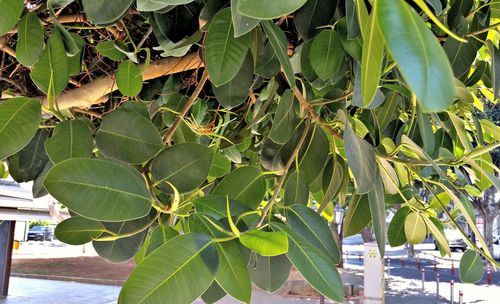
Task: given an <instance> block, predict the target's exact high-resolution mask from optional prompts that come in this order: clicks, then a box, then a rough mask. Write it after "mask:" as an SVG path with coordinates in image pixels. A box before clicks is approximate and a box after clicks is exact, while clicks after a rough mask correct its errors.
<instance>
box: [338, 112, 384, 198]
mask: <svg viewBox="0 0 500 304" xmlns="http://www.w3.org/2000/svg"><path fill="white" fill-rule="evenodd" d="M344 149H345V152H346V156H347V162H348V164H349V167H350V169H351V171H352V174H353V176H354V181H355V182H356V190H357V192H358V193H367V192H370V191H371V190H372V189H373V187H374V181H375V180H376V178H377V163H376V161H375V149H374V148H373V146H372V145H370V144H369V143H367V142H366V141H364V140H363V139H362V138H360V137H359V136H358V135H357V134H356V133H354V131H353V130H352V128H351V125H350V123H349V122H348V121H346V124H345V130H344Z"/></svg>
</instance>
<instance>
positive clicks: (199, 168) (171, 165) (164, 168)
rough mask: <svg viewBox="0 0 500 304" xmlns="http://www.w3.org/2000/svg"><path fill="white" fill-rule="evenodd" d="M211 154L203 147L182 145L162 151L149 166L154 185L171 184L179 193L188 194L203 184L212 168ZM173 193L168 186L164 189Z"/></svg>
mask: <svg viewBox="0 0 500 304" xmlns="http://www.w3.org/2000/svg"><path fill="white" fill-rule="evenodd" d="M212 159H213V152H212V151H211V150H210V149H209V148H208V147H207V146H204V145H200V144H196V143H184V144H177V145H173V146H172V147H170V148H168V149H166V150H164V151H162V152H161V153H160V154H158V156H157V157H155V159H154V160H153V162H152V164H151V173H152V175H153V179H154V182H155V185H160V184H164V183H165V182H170V183H172V184H173V185H174V186H175V187H176V188H177V190H178V191H179V192H181V193H184V192H189V191H192V190H194V189H196V188H197V187H198V186H200V185H201V183H203V182H204V181H205V180H206V179H207V177H208V173H209V172H210V168H211V167H212ZM164 190H165V191H167V192H169V193H174V192H173V189H171V187H170V186H166V187H165V188H164Z"/></svg>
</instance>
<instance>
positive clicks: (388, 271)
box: [387, 258, 391, 279]
mask: <svg viewBox="0 0 500 304" xmlns="http://www.w3.org/2000/svg"><path fill="white" fill-rule="evenodd" d="M390 276H391V258H387V279H389V277H390Z"/></svg>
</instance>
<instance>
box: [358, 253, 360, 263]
mask: <svg viewBox="0 0 500 304" xmlns="http://www.w3.org/2000/svg"><path fill="white" fill-rule="evenodd" d="M358 261H361V253H360V254H358Z"/></svg>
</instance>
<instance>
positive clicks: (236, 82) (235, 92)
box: [212, 53, 254, 109]
mask: <svg viewBox="0 0 500 304" xmlns="http://www.w3.org/2000/svg"><path fill="white" fill-rule="evenodd" d="M253 75H254V71H253V61H252V56H251V55H250V53H247V55H246V59H245V61H244V62H243V65H242V66H241V69H240V70H239V72H238V73H237V74H236V76H235V77H234V78H233V79H232V80H231V81H229V82H228V83H226V84H223V85H221V86H220V87H216V86H214V87H212V88H213V90H214V94H215V97H217V101H218V102H219V103H220V104H221V105H222V106H223V107H224V108H226V109H232V108H234V107H237V106H239V105H241V104H242V103H244V102H245V101H246V100H247V99H248V91H249V90H250V87H251V86H252V82H253Z"/></svg>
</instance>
